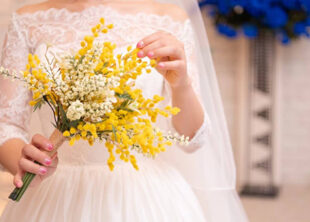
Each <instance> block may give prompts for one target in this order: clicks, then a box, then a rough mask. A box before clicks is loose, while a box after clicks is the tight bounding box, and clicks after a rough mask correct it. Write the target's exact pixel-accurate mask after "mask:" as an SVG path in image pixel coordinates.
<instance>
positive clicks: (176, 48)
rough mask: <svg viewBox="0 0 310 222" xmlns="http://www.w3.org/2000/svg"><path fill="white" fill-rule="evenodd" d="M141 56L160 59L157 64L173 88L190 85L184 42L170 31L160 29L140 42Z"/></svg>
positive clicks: (158, 69)
mask: <svg viewBox="0 0 310 222" xmlns="http://www.w3.org/2000/svg"><path fill="white" fill-rule="evenodd" d="M137 48H139V49H141V50H140V51H139V52H138V57H139V58H144V57H145V56H148V57H149V58H151V59H158V60H159V62H158V64H157V66H156V69H157V71H158V72H160V73H161V74H162V75H163V76H164V77H165V79H166V80H167V81H168V82H169V84H170V86H171V87H172V88H179V87H184V86H188V85H189V84H190V81H189V77H188V74H187V62H186V56H185V50H184V44H183V42H181V41H179V40H178V39H177V38H176V37H175V36H173V35H172V34H170V33H168V32H164V31H159V32H156V33H154V34H152V35H149V36H147V37H145V38H144V39H142V40H141V41H139V42H138V44H137Z"/></svg>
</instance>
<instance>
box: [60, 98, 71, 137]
mask: <svg viewBox="0 0 310 222" xmlns="http://www.w3.org/2000/svg"><path fill="white" fill-rule="evenodd" d="M59 110H60V115H61V117H60V119H61V120H60V122H61V123H60V124H61V125H60V130H61V131H65V130H66V129H69V123H70V121H69V120H68V118H67V115H66V112H65V110H64V108H63V106H62V105H61V104H60V103H59Z"/></svg>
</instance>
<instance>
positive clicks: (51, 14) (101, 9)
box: [13, 5, 190, 26]
mask: <svg viewBox="0 0 310 222" xmlns="http://www.w3.org/2000/svg"><path fill="white" fill-rule="evenodd" d="M102 13H104V14H102ZM13 15H14V16H15V17H16V18H21V19H32V20H36V18H38V17H40V18H46V19H52V18H55V19H56V18H63V17H62V16H65V18H66V20H65V21H71V20H73V19H77V18H78V19H81V16H84V17H90V16H95V15H100V16H105V15H109V18H110V16H115V17H118V18H123V19H125V20H132V19H136V18H143V19H146V20H149V19H150V18H151V19H150V20H152V21H153V20H155V19H157V20H164V21H166V22H167V23H168V24H172V25H173V26H175V25H179V26H183V25H184V24H186V23H188V22H189V21H190V19H189V18H187V19H186V20H184V21H177V20H175V19H173V18H172V17H171V16H170V15H158V14H155V13H146V12H138V13H136V14H133V13H122V12H120V11H118V10H116V9H114V8H112V7H110V6H106V5H97V6H90V7H88V8H85V9H83V10H81V11H70V10H69V9H67V8H49V9H47V10H38V11H35V12H33V13H23V14H18V13H17V12H13ZM143 21H145V20H143ZM167 23H166V24H167Z"/></svg>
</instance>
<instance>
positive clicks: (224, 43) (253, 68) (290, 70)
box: [0, 0, 310, 222]
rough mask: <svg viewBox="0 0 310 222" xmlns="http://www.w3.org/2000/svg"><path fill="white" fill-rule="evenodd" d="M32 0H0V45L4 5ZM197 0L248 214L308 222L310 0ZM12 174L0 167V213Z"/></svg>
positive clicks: (255, 221) (6, 13)
mask: <svg viewBox="0 0 310 222" xmlns="http://www.w3.org/2000/svg"><path fill="white" fill-rule="evenodd" d="M34 2H39V0H37V1H35V0H0V5H1V7H0V43H1V45H2V41H3V37H4V34H5V31H6V28H7V24H8V22H9V19H10V15H11V12H12V11H14V10H16V9H17V8H18V7H20V6H22V5H24V4H29V3H34ZM200 4H201V9H202V13H203V16H204V20H205V24H206V28H207V32H208V36H209V41H210V47H211V50H212V54H213V59H214V63H215V68H216V71H217V75H218V80H219V85H220V89H221V93H222V98H223V103H224V108H225V112H226V116H227V121H228V125H229V130H230V134H231V140H232V144H233V147H234V153H235V160H236V164H237V171H238V190H239V191H240V194H241V197H242V202H243V203H244V206H245V209H246V211H247V214H248V216H249V219H250V221H251V222H292V221H296V222H309V221H310V212H309V210H308V208H309V204H310V147H309V144H310V117H309V114H310V77H309V76H310V39H309V38H308V37H309V36H310V35H309V33H310V0H268V1H258V0H206V1H200ZM33 130H34V131H35V128H34V129H33ZM11 181H12V180H11V176H10V175H9V174H7V173H4V172H2V173H0V214H1V212H2V210H3V208H4V206H5V203H6V201H7V195H8V193H9V192H10V191H11V189H12V185H11Z"/></svg>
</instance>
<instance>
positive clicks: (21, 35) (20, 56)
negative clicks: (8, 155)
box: [0, 14, 31, 146]
mask: <svg viewBox="0 0 310 222" xmlns="http://www.w3.org/2000/svg"><path fill="white" fill-rule="evenodd" d="M25 33H26V32H25V28H24V27H23V26H22V25H21V24H19V22H18V20H17V19H16V17H15V16H14V14H13V16H12V19H11V23H10V25H9V28H8V32H7V33H6V37H5V40H4V45H3V48H2V55H1V64H0V65H1V66H3V67H4V68H7V69H9V70H10V71H11V70H16V71H17V72H19V71H22V70H24V69H25V67H26V63H27V55H28V52H29V50H28V46H27V43H26V38H25V36H26V34H25ZM30 99H31V95H30V92H29V91H28V90H27V88H26V87H25V86H24V85H23V83H21V82H19V81H18V80H15V81H12V80H10V79H7V78H5V79H4V78H3V77H1V76H0V146H1V145H2V144H3V143H4V142H5V141H7V140H8V139H11V138H20V139H22V140H24V141H25V142H27V141H28V125H29V117H30V113H31V108H30V105H28V103H29V100H30Z"/></svg>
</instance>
